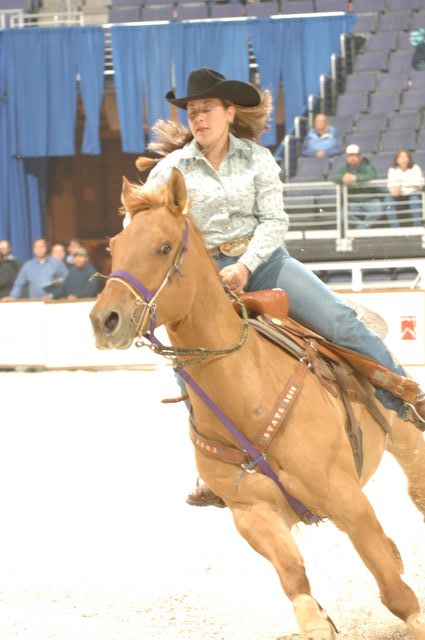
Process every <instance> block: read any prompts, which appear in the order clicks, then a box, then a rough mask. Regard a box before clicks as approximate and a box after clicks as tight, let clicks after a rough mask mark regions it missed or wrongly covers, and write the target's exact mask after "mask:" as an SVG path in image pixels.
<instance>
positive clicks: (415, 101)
mask: <svg viewBox="0 0 425 640" xmlns="http://www.w3.org/2000/svg"><path fill="white" fill-rule="evenodd" d="M401 106H402V108H403V109H423V108H424V107H425V87H424V88H422V89H409V90H408V91H405V92H404V93H403V97H402V101H401Z"/></svg>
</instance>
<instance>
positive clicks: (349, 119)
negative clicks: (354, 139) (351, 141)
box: [328, 115, 353, 138]
mask: <svg viewBox="0 0 425 640" xmlns="http://www.w3.org/2000/svg"><path fill="white" fill-rule="evenodd" d="M328 121H329V124H330V125H331V126H332V127H335V129H336V131H337V133H338V135H339V136H340V138H343V137H344V136H345V134H346V133H348V132H349V131H351V130H352V128H353V116H351V115H348V116H328Z"/></svg>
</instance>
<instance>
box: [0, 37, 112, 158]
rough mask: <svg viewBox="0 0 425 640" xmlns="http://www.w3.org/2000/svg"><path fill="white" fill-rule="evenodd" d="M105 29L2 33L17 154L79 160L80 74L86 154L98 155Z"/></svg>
mask: <svg viewBox="0 0 425 640" xmlns="http://www.w3.org/2000/svg"><path fill="white" fill-rule="evenodd" d="M103 37H104V36H103V29H102V28H101V27H57V28H54V29H48V28H40V29H9V30H7V31H6V32H5V33H4V38H5V47H6V58H7V68H6V83H7V91H8V100H9V104H10V111H9V114H10V119H11V120H10V121H11V129H12V145H13V150H14V153H16V154H18V155H22V156H25V157H40V156H66V155H74V154H75V130H76V109H77V88H78V85H77V73H78V74H79V77H80V88H81V96H82V100H83V105H84V112H85V114H86V123H85V131H84V140H83V149H82V150H83V152H85V153H100V143H99V113H100V103H101V99H102V94H103V59H104V44H103Z"/></svg>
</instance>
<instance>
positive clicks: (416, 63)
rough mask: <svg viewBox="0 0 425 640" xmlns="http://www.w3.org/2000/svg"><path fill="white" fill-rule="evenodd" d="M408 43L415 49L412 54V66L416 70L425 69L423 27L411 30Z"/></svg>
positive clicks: (424, 33) (424, 31) (424, 30)
mask: <svg viewBox="0 0 425 640" xmlns="http://www.w3.org/2000/svg"><path fill="white" fill-rule="evenodd" d="M409 38H410V43H411V44H412V46H413V47H415V50H414V52H413V56H412V67H413V68H414V69H416V70H417V71H424V70H425V29H416V30H415V31H411V32H410V35H409Z"/></svg>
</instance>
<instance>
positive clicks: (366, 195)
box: [330, 144, 383, 229]
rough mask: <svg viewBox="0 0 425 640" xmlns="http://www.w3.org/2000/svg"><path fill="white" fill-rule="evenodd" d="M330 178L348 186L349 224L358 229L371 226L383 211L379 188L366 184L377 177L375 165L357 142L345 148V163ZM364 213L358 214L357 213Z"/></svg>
mask: <svg viewBox="0 0 425 640" xmlns="http://www.w3.org/2000/svg"><path fill="white" fill-rule="evenodd" d="M330 179H331V180H332V181H333V182H336V183H337V184H341V185H343V186H345V187H347V190H348V212H349V226H350V227H355V228H357V229H367V228H369V227H371V226H372V225H373V224H374V223H375V222H376V221H377V220H379V218H381V216H382V213H383V206H382V203H381V200H380V198H378V197H377V189H376V187H373V186H366V183H367V182H369V181H370V180H375V179H376V170H375V167H374V166H373V165H372V164H371V163H370V162H369V160H368V159H367V158H365V157H364V156H363V154H362V152H361V149H360V147H359V146H358V145H357V144H349V145H348V147H347V148H346V149H345V164H344V165H343V166H342V167H341V168H340V169H338V170H337V171H335V172H334V173H332V174H331V176H330ZM359 213H360V214H362V215H360V216H359V215H357V214H359Z"/></svg>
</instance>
